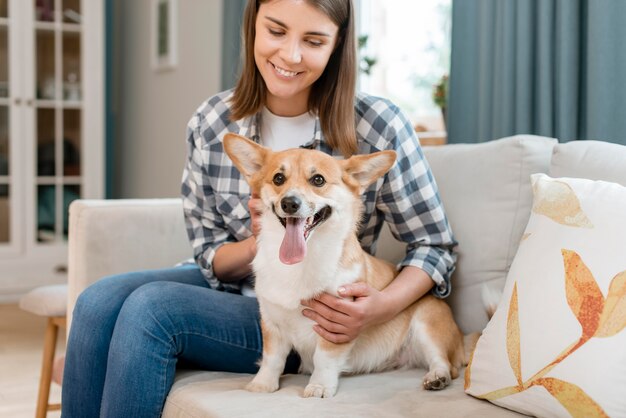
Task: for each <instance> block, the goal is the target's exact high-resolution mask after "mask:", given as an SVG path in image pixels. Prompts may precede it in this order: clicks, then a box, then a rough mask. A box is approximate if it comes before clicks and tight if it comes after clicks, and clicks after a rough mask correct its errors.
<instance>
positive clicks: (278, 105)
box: [254, 0, 339, 116]
mask: <svg viewBox="0 0 626 418" xmlns="http://www.w3.org/2000/svg"><path fill="white" fill-rule="evenodd" d="M338 31H339V28H338V27H337V25H335V23H333V21H332V20H330V18H329V17H328V16H326V15H325V14H324V13H322V12H321V11H319V10H317V9H316V8H314V7H313V6H310V5H309V4H308V3H307V2H306V1H304V0H272V1H269V2H267V3H263V4H261V5H260V6H259V10H258V13H257V19H256V38H255V42H254V59H255V62H256V66H257V68H258V69H259V72H260V73H261V76H262V77H263V80H264V81H265V84H266V86H267V102H266V106H267V107H268V108H269V109H270V111H271V112H272V113H274V114H276V115H279V116H297V115H300V114H302V113H305V112H306V111H307V110H308V99H309V93H310V91H311V86H312V85H313V83H314V82H315V81H316V80H317V79H318V78H319V77H320V76H321V75H322V73H323V72H324V69H325V68H326V64H327V63H328V60H329V59H330V56H331V54H332V52H333V50H334V47H335V43H336V42H337V34H338Z"/></svg>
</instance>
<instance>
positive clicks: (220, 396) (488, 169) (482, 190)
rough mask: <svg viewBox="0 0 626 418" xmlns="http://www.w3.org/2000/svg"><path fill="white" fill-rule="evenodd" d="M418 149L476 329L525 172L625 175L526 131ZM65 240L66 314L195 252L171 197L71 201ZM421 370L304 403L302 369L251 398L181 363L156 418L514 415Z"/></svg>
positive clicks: (516, 222)
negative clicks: (452, 239) (108, 283)
mask: <svg viewBox="0 0 626 418" xmlns="http://www.w3.org/2000/svg"><path fill="white" fill-rule="evenodd" d="M616 147H617V148H616ZM424 150H425V154H426V156H427V158H428V161H429V163H430V165H431V168H432V171H433V173H434V175H435V178H436V180H437V184H438V186H439V189H440V194H441V197H442V200H443V203H444V206H445V208H446V212H447V214H448V217H449V221H450V223H451V225H452V228H453V231H454V232H455V236H456V238H457V240H458V241H459V247H458V253H459V262H458V267H457V270H456V271H455V273H454V276H453V281H452V283H453V291H452V296H451V298H449V299H448V301H449V303H450V304H451V307H452V309H453V312H454V314H455V317H456V319H457V322H458V323H459V324H460V326H461V328H462V329H463V331H464V332H470V331H474V330H480V329H482V328H483V327H484V325H485V324H486V322H487V317H486V315H485V313H484V307H483V303H482V301H481V297H480V291H481V288H482V287H483V285H484V284H485V283H489V284H491V285H494V284H495V285H496V286H498V285H499V286H501V285H503V284H504V279H505V277H506V274H507V272H508V269H509V267H510V264H511V261H512V260H513V257H514V255H515V252H516V251H517V246H518V244H519V241H520V239H521V235H522V233H523V230H524V227H525V225H526V222H527V220H528V217H529V214H530V205H531V202H532V192H531V188H530V180H529V176H530V174H532V173H535V172H544V173H550V174H553V175H567V176H571V177H576V176H577V175H578V173H581V171H580V170H583V169H584V170H585V171H584V172H582V174H581V175H585V174H587V175H590V176H591V175H592V176H593V177H594V178H596V179H605V180H612V181H620V180H621V181H620V182H622V184H626V179H621V178H618V179H615V178H613V177H614V176H615V173H614V172H613V171H612V170H611V169H610V167H615V166H616V164H618V165H619V164H623V161H625V160H626V154H625V151H624V150H626V148H625V147H619V146H614V145H612V144H606V143H600V142H595V141H579V142H577V143H569V144H557V143H556V141H555V140H554V139H550V138H542V137H533V136H525V135H522V136H516V137H511V138H506V139H501V140H498V141H492V142H490V143H483V144H471V145H468V144H463V145H448V146H443V147H425V149H424ZM553 152H554V154H553ZM553 155H554V156H553ZM551 162H552V163H553V165H551ZM69 248H70V255H69V295H68V299H69V300H68V313H69V314H70V317H71V312H72V309H73V307H74V303H75V301H76V298H77V297H78V295H79V294H80V292H81V291H82V290H83V289H84V288H85V287H87V286H88V285H89V284H90V283H93V282H94V281H96V280H98V279H99V278H101V277H104V276H107V275H110V274H115V273H121V272H127V271H132V270H138V269H149V268H159V267H167V266H172V265H174V264H176V263H177V262H180V261H182V260H184V259H187V258H189V257H190V256H191V249H190V246H189V243H188V241H187V236H186V232H185V227H184V222H183V214H182V206H181V201H180V200H179V199H156V200H112V201H94V200H91V201H90V200H79V201H76V202H74V203H73V204H72V206H71V208H70V237H69ZM378 248H379V251H378V255H380V256H383V257H384V258H387V259H389V260H398V259H399V258H400V257H401V255H402V253H403V245H400V244H399V243H398V242H397V241H395V240H393V238H392V237H391V236H390V234H389V232H388V230H387V229H386V228H385V229H384V230H383V234H382V236H381V239H380V241H379V244H378ZM68 319H69V318H68ZM463 372H464V370H463ZM424 374H425V370H397V371H392V372H387V373H379V374H371V375H363V376H344V377H342V378H341V380H340V386H339V391H338V393H337V395H336V396H335V397H334V398H331V399H304V398H302V397H301V394H302V391H303V389H304V386H305V383H306V381H307V378H308V376H302V375H287V376H284V377H283V378H282V379H281V389H280V390H279V391H277V392H276V393H273V394H256V393H249V392H247V391H245V390H244V386H245V384H246V383H247V382H248V381H249V380H250V379H251V378H252V376H251V375H244V374H231V373H221V372H219V373H218V372H206V371H199V370H181V371H179V372H178V373H177V376H176V382H175V385H174V387H173V388H172V390H171V392H170V394H169V396H168V399H167V402H166V405H165V411H164V414H163V416H164V417H230V416H237V417H244V416H250V417H272V418H275V417H283V416H298V417H320V416H332V417H353V416H376V417H380V416H385V417H393V416H397V417H401V416H433V417H460V416H467V417H506V416H514V415H518V414H516V413H514V412H511V411H507V410H504V409H502V408H500V407H497V406H495V405H493V404H490V403H488V402H485V401H481V400H478V399H475V398H472V397H470V396H468V395H466V394H465V393H464V391H463V373H462V374H461V376H460V377H459V378H458V379H456V380H454V381H453V383H452V385H451V386H450V387H449V388H446V389H445V390H443V391H440V392H429V391H425V390H423V389H422V388H421V385H420V382H421V379H422V377H423V375H424Z"/></svg>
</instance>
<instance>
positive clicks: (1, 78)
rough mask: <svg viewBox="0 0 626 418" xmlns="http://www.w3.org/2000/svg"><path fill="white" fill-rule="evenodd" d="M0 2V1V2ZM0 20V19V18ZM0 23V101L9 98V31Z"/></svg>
mask: <svg viewBox="0 0 626 418" xmlns="http://www.w3.org/2000/svg"><path fill="white" fill-rule="evenodd" d="M0 1H2V0H0ZM0 19H1V18H0ZM8 29H9V28H8V26H7V25H6V24H3V23H2V22H1V21H0V99H1V98H3V97H4V98H6V97H9V30H8Z"/></svg>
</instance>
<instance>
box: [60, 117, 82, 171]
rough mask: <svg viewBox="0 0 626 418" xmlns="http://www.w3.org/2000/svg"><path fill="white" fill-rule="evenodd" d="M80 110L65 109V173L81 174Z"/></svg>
mask: <svg viewBox="0 0 626 418" xmlns="http://www.w3.org/2000/svg"><path fill="white" fill-rule="evenodd" d="M80 132H81V131H80V110H79V109H65V110H64V111H63V175H64V176H80V173H81V166H80V154H81V138H80Z"/></svg>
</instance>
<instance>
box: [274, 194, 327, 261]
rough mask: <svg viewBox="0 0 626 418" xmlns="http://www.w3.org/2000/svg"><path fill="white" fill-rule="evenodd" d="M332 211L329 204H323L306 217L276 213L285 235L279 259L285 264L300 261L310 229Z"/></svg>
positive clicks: (304, 253)
mask: <svg viewBox="0 0 626 418" xmlns="http://www.w3.org/2000/svg"><path fill="white" fill-rule="evenodd" d="M331 213H332V209H331V208H330V206H324V207H323V208H322V209H320V210H319V211H318V212H317V213H316V214H315V215H313V216H309V217H308V218H297V217H287V218H282V217H280V216H278V214H276V216H277V217H278V220H279V221H280V223H281V224H282V225H283V226H284V227H285V236H284V238H283V242H282V244H281V246H280V254H279V256H280V261H282V262H283V263H285V264H296V263H299V262H301V261H302V260H303V259H304V256H305V255H306V240H307V239H308V238H309V236H310V235H311V231H313V229H315V228H316V227H318V226H319V225H321V224H322V223H323V222H324V221H325V220H327V219H328V218H329V217H330V215H331Z"/></svg>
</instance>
